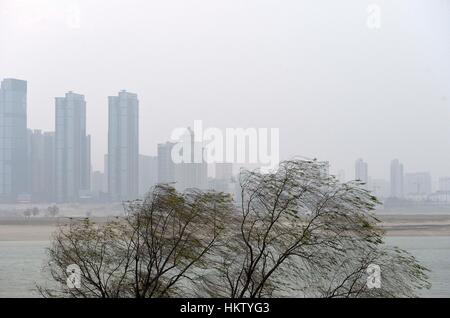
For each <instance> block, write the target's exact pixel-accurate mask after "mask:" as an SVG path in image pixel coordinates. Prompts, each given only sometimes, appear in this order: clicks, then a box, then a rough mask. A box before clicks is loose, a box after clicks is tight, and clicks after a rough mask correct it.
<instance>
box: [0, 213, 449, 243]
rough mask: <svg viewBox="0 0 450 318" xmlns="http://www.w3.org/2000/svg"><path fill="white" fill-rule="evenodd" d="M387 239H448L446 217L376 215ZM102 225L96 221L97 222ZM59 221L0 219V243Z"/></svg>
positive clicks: (42, 237)
mask: <svg viewBox="0 0 450 318" xmlns="http://www.w3.org/2000/svg"><path fill="white" fill-rule="evenodd" d="M378 218H379V219H380V221H381V223H380V226H381V227H382V228H383V229H385V230H386V235H387V236H450V215H379V216H378ZM101 221H104V219H99V220H97V222H101ZM61 222H67V220H66V221H64V220H61V219H46V218H37V219H31V220H26V219H19V218H17V219H14V218H13V219H0V241H48V240H50V239H51V236H52V234H53V233H54V232H55V231H56V230H57V226H58V224H61Z"/></svg>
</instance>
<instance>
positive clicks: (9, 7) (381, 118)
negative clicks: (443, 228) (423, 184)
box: [0, 0, 450, 180]
mask: <svg viewBox="0 0 450 318" xmlns="http://www.w3.org/2000/svg"><path fill="white" fill-rule="evenodd" d="M277 3H278V2H277ZM370 3H371V2H367V1H362V2H361V1H346V2H345V3H336V2H332V1H321V2H319V3H317V2H314V3H313V2H301V3H300V2H298V1H283V2H282V4H281V5H277V6H275V5H274V4H275V2H274V1H209V2H204V1H164V2H153V1H152V2H149V1H137V0H132V1H127V3H126V4H124V2H123V1H110V0H108V1H96V2H95V3H94V2H92V1H81V0H80V1H66V0H63V1H61V0H59V1H50V0H47V1H10V0H1V1H0V21H1V22H0V25H1V30H0V48H1V49H0V78H9V77H12V78H19V79H25V80H27V81H28V110H29V116H28V127H29V128H32V129H42V130H48V131H51V130H54V107H55V106H54V98H55V97H57V96H63V95H64V94H65V93H66V92H68V91H74V92H76V93H79V94H83V95H85V97H86V102H87V106H86V112H87V132H88V133H89V134H90V135H91V136H92V164H93V168H94V170H99V169H100V170H103V156H104V154H105V153H107V136H108V134H107V131H108V129H107V119H108V100H107V97H108V96H112V95H116V94H117V92H119V91H120V90H122V89H126V90H128V91H131V92H134V93H137V94H138V96H139V100H140V136H141V138H140V148H141V153H144V154H148V155H155V154H156V150H157V149H156V145H157V143H161V142H165V141H166V140H168V139H169V137H170V134H171V131H172V130H173V129H175V128H177V127H186V126H190V125H192V123H193V122H194V120H197V119H201V120H203V121H204V123H205V126H210V127H218V128H226V127H243V128H246V127H256V128H257V127H267V128H272V127H274V128H280V147H281V157H282V158H283V159H288V158H290V157H292V156H295V155H304V156H308V157H317V158H319V159H321V160H328V161H330V163H331V167H332V172H334V173H337V172H338V170H340V169H345V171H346V175H347V176H348V178H351V177H353V175H354V162H355V160H356V159H357V158H360V157H361V158H364V160H365V161H367V162H368V163H369V165H370V175H371V176H373V177H382V178H385V179H388V178H389V169H390V162H391V160H392V159H394V158H399V159H400V160H401V161H402V162H403V163H404V165H405V169H406V170H407V171H410V172H416V171H429V172H431V174H432V175H433V177H434V179H435V180H437V178H438V177H440V176H446V175H450V166H449V165H448V162H450V152H449V151H448V149H449V148H450V138H449V136H450V125H449V124H448V123H449V121H450V101H449V99H450V96H449V88H450V61H449V59H448V56H449V55H450V42H449V41H446V40H445V39H448V38H449V37H450V20H449V19H448V14H449V11H450V6H449V2H448V1H444V0H434V1H426V2H423V1H395V2H391V1H378V2H377V4H378V5H379V6H380V8H381V27H380V28H379V29H370V28H368V27H367V19H368V12H367V7H368V5H369V4H370ZM74 12H75V13H76V12H79V19H77V18H75V19H73V18H72V16H71V15H73V13H74ZM71 19H72V20H71Z"/></svg>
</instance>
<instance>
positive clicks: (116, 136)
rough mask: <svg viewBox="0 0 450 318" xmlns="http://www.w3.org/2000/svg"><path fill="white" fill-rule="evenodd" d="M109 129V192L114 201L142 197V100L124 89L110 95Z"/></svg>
mask: <svg viewBox="0 0 450 318" xmlns="http://www.w3.org/2000/svg"><path fill="white" fill-rule="evenodd" d="M108 101H109V126H108V127H109V129H108V191H109V195H110V198H111V200H112V201H122V200H134V199H137V198H138V196H139V100H138V97H137V95H136V94H133V93H128V92H126V91H121V92H120V93H119V95H118V96H110V97H109V98H108Z"/></svg>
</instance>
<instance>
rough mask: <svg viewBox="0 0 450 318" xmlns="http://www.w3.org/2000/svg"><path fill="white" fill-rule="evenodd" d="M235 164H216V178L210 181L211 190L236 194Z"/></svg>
mask: <svg viewBox="0 0 450 318" xmlns="http://www.w3.org/2000/svg"><path fill="white" fill-rule="evenodd" d="M233 182H234V180H233V164H232V163H216V165H215V178H214V179H211V180H209V188H210V189H213V190H216V191H218V192H224V193H234V184H233Z"/></svg>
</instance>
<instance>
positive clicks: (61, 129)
mask: <svg viewBox="0 0 450 318" xmlns="http://www.w3.org/2000/svg"><path fill="white" fill-rule="evenodd" d="M55 103H56V107H55V108H56V131H55V153H56V157H55V158H56V159H55V165H56V200H57V201H58V202H77V201H79V200H80V197H81V196H82V194H83V193H86V192H89V191H90V181H91V180H90V179H91V173H90V172H91V139H90V136H88V135H86V101H85V99H84V96H83V95H80V94H75V93H73V92H69V93H67V94H66V95H65V97H57V98H56V99H55Z"/></svg>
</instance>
